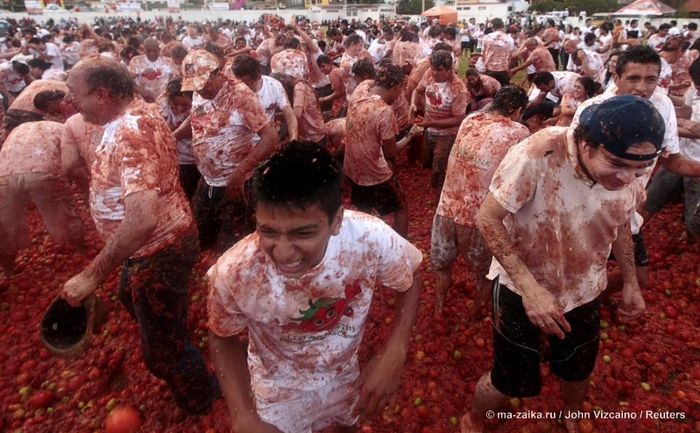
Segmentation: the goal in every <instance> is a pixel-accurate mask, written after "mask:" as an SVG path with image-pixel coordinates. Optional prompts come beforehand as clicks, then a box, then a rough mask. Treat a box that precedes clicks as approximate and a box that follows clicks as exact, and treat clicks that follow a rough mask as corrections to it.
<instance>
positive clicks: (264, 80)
mask: <svg viewBox="0 0 700 433" xmlns="http://www.w3.org/2000/svg"><path fill="white" fill-rule="evenodd" d="M232 70H233V75H234V76H235V77H236V78H237V79H239V80H240V81H242V82H243V83H244V84H245V85H246V86H248V87H249V88H250V90H252V91H253V92H255V94H256V95H258V99H259V100H260V105H261V106H262V108H263V110H265V115H266V116H267V118H268V119H269V120H270V122H272V124H273V125H274V124H275V113H276V112H278V111H279V112H282V116H284V120H285V122H286V125H287V132H288V135H289V140H296V139H297V136H298V123H297V118H296V116H295V115H294V110H293V109H292V106H291V105H290V104H289V99H288V98H287V93H286V92H285V90H284V87H283V86H282V83H280V82H279V81H277V80H275V79H274V78H272V77H269V76H267V75H262V65H261V64H260V61H258V60H257V59H255V58H253V57H251V56H249V55H246V54H241V55H238V56H236V58H235V59H234V60H233V65H232ZM259 140H260V137H259V136H258V135H257V134H255V137H254V138H253V141H254V142H255V143H257V142H258V141H259Z"/></svg>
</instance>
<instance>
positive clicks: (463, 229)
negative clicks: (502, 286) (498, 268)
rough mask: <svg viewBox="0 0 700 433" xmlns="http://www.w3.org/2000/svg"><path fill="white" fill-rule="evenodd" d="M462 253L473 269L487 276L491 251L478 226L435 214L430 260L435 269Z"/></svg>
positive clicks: (451, 261) (451, 262) (443, 266)
mask: <svg viewBox="0 0 700 433" xmlns="http://www.w3.org/2000/svg"><path fill="white" fill-rule="evenodd" d="M457 254H460V255H461V256H462V257H463V258H464V260H466V261H467V263H468V265H469V266H470V267H471V270H472V271H473V272H475V273H477V274H478V275H481V276H485V275H486V274H487V273H488V271H489V267H490V266H491V252H490V251H489V249H488V247H487V246H486V242H485V241H484V237H483V236H481V232H480V231H479V229H478V228H476V227H467V226H463V225H460V224H455V222H454V220H453V219H452V218H446V217H444V216H441V215H438V214H435V217H433V229H432V232H431V236H430V261H431V263H432V264H433V268H435V269H445V268H448V267H450V266H452V264H453V263H454V261H455V259H456V258H457Z"/></svg>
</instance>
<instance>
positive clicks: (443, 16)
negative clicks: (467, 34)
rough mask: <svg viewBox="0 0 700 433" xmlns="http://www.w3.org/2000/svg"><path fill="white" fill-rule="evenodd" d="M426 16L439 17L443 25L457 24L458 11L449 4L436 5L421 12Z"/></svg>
mask: <svg viewBox="0 0 700 433" xmlns="http://www.w3.org/2000/svg"><path fill="white" fill-rule="evenodd" d="M421 15H422V16H424V17H432V18H438V19H439V20H440V24H441V25H445V24H450V23H452V24H457V11H456V10H454V9H450V8H448V7H447V6H435V7H432V8H430V9H428V10H427V11H425V12H423V13H422V14H421Z"/></svg>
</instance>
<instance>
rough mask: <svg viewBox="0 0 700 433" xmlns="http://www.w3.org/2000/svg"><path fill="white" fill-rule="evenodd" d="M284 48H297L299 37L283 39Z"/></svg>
mask: <svg viewBox="0 0 700 433" xmlns="http://www.w3.org/2000/svg"><path fill="white" fill-rule="evenodd" d="M284 48H292V49H294V50H297V49H299V39H297V38H289V39H286V40H285V41H284Z"/></svg>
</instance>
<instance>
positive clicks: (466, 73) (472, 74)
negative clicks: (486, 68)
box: [464, 68, 479, 77]
mask: <svg viewBox="0 0 700 433" xmlns="http://www.w3.org/2000/svg"><path fill="white" fill-rule="evenodd" d="M478 75H479V71H477V70H476V68H467V70H466V71H464V76H465V77H476V76H478Z"/></svg>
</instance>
